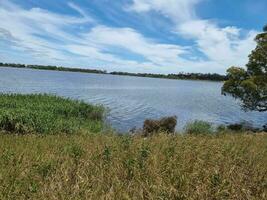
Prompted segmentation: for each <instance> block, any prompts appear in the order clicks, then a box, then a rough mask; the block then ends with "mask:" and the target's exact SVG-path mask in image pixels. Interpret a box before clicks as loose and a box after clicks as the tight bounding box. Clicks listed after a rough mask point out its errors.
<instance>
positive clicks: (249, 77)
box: [222, 25, 267, 112]
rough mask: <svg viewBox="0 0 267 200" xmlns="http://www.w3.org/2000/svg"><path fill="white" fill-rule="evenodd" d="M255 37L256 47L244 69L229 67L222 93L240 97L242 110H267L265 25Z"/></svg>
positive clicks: (266, 36)
mask: <svg viewBox="0 0 267 200" xmlns="http://www.w3.org/2000/svg"><path fill="white" fill-rule="evenodd" d="M263 31H264V32H262V33H260V34H258V35H257V36H256V38H255V41H256V43H257V46H256V49H255V50H253V51H252V52H251V54H250V55H249V62H248V64H247V65H246V69H244V68H240V67H231V68H229V69H228V70H227V76H228V80H227V81H225V83H224V85H223V87H222V94H224V95H230V96H233V97H234V98H236V99H240V100H241V102H242V107H243V109H244V110H246V111H247V110H255V111H259V112H264V111H267V25H266V26H265V27H264V28H263Z"/></svg>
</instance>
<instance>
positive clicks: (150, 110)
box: [0, 67, 267, 132]
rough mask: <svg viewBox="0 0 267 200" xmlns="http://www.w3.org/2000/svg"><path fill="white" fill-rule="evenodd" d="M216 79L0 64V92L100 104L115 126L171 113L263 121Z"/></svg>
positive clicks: (218, 120) (181, 122)
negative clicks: (223, 91) (224, 92)
mask: <svg viewBox="0 0 267 200" xmlns="http://www.w3.org/2000/svg"><path fill="white" fill-rule="evenodd" d="M222 84H223V83H222V82H211V81H191V80H168V79H156V78H143V77H130V76H115V75H105V74H87V73H74V72H59V71H45V70H33V69H18V68H5V67H0V92H2V93H23V94H25V93H50V94H56V95H59V96H63V97H69V98H73V99H79V100H84V101H86V102H88V103H93V104H102V105H104V106H105V107H107V108H108V109H109V112H108V115H107V121H108V123H110V124H111V125H112V127H114V128H116V129H117V130H118V131H121V132H124V131H128V130H129V129H131V128H133V127H135V126H136V127H141V126H142V123H143V121H144V120H145V119H147V118H153V119H154V118H160V117H163V116H171V115H176V116H177V117H178V125H177V130H181V129H182V128H183V127H184V126H185V124H186V123H187V122H190V121H193V120H204V121H208V122H211V123H213V124H215V125H217V124H229V123H238V122H248V123H251V124H252V125H254V126H255V127H260V126H262V125H263V124H265V123H266V121H267V120H266V119H267V113H258V112H244V111H242V110H241V109H240V106H239V102H238V101H236V100H234V99H233V98H231V97H228V96H227V97H226V96H223V95H221V87H222Z"/></svg>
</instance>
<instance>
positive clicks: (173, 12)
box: [127, 0, 202, 21]
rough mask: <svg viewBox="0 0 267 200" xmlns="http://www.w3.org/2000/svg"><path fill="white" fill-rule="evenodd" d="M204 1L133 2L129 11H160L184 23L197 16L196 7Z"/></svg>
mask: <svg viewBox="0 0 267 200" xmlns="http://www.w3.org/2000/svg"><path fill="white" fill-rule="evenodd" d="M200 1H202V0H133V3H132V5H130V6H128V7H127V9H128V10H132V11H136V12H148V11H151V10H155V11H158V12H160V13H162V14H163V15H165V16H167V17H169V18H171V19H173V20H175V21H184V20H187V19H192V18H194V17H195V16H196V14H195V10H194V6H195V5H197V4H198V3H199V2H200Z"/></svg>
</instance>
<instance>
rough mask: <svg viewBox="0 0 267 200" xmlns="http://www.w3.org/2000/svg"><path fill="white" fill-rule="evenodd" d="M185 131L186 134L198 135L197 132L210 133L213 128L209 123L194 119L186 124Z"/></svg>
mask: <svg viewBox="0 0 267 200" xmlns="http://www.w3.org/2000/svg"><path fill="white" fill-rule="evenodd" d="M185 132H186V133H187V134H195V135H199V134H210V133H212V132H213V130H212V126H211V124H210V123H208V122H205V121H201V120H196V121H194V122H190V123H188V124H187V125H186V127H185Z"/></svg>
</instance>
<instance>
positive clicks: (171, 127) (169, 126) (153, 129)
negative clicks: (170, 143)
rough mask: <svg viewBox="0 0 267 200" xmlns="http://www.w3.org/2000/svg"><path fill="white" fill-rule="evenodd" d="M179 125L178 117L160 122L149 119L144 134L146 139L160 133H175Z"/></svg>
mask: <svg viewBox="0 0 267 200" xmlns="http://www.w3.org/2000/svg"><path fill="white" fill-rule="evenodd" d="M176 124H177V117H176V116H173V117H163V118H161V119H159V120H152V119H147V120H145V121H144V125H143V134H144V136H145V137H147V136H150V135H151V134H153V133H158V132H160V131H162V132H166V133H174V131H175V126H176Z"/></svg>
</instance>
